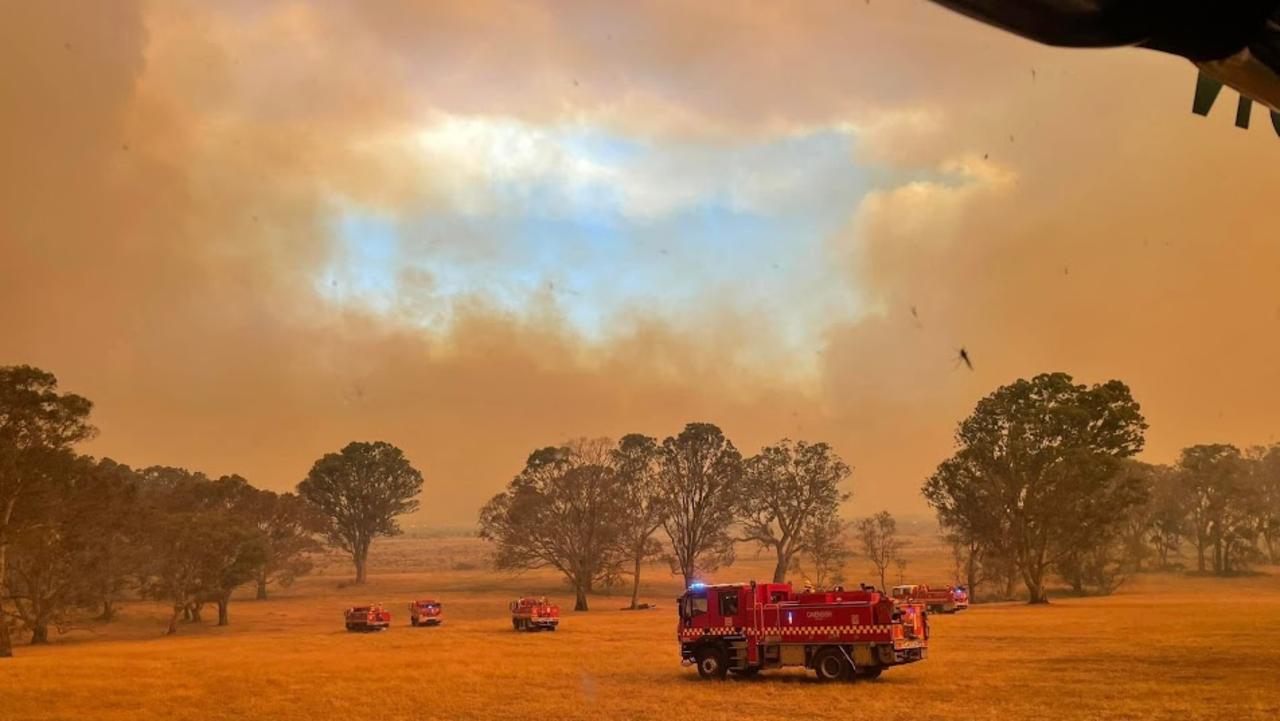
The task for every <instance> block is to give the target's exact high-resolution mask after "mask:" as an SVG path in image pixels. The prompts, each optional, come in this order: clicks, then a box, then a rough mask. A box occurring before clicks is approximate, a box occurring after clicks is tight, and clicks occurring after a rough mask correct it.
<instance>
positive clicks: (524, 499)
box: [480, 423, 850, 610]
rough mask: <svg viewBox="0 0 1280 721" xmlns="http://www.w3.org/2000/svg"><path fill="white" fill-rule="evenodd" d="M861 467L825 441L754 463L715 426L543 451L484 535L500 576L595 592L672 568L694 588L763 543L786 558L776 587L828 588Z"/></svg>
mask: <svg viewBox="0 0 1280 721" xmlns="http://www.w3.org/2000/svg"><path fill="white" fill-rule="evenodd" d="M849 475H850V468H849V466H848V465H847V464H845V462H844V461H843V460H842V459H841V458H840V457H839V455H838V454H836V452H835V451H834V450H833V449H832V448H831V447H830V446H829V445H827V444H825V443H808V442H805V441H792V440H789V439H783V440H781V441H778V442H777V443H774V444H773V445H770V446H767V447H765V448H763V449H761V450H760V452H759V453H757V454H756V455H754V456H750V457H747V458H744V457H743V456H742V454H741V453H740V452H739V451H738V449H737V448H736V447H735V446H734V444H733V442H732V441H730V440H729V439H728V438H727V437H726V436H725V434H724V433H723V432H722V431H721V430H720V428H718V427H716V426H715V425H713V424H710V423H690V424H688V425H686V426H685V427H684V429H683V430H682V431H680V433H678V434H675V435H672V436H668V437H667V438H665V439H663V440H662V441H658V440H657V439H656V438H653V437H650V436H646V435H643V434H635V433H633V434H629V435H626V436H623V437H622V438H621V439H620V440H619V441H617V442H616V443H615V442H613V441H611V440H609V439H584V440H578V441H573V442H570V443H565V444H562V445H559V446H550V447H546V448H541V449H538V450H536V451H534V452H533V453H531V454H530V455H529V458H528V460H527V461H526V462H525V466H524V468H523V469H522V470H521V471H520V472H519V473H518V474H517V475H516V476H515V478H513V479H512V480H511V482H510V483H509V484H508V486H507V488H506V490H505V491H503V492H502V493H499V494H497V495H495V496H494V497H493V498H492V499H491V500H490V501H489V502H488V503H486V504H485V506H484V507H483V508H482V509H481V511H480V535H481V537H482V538H485V539H487V540H490V541H492V542H493V543H494V546H495V549H496V550H495V554H494V562H495V565H496V566H497V567H498V568H500V569H508V570H522V569H536V568H551V569H555V570H556V571H559V572H560V573H561V574H562V575H563V576H564V577H565V579H566V581H567V582H568V584H569V585H570V586H571V587H572V588H573V590H574V597H575V598H574V608H575V609H576V610H586V609H587V605H588V604H587V594H589V593H591V592H593V591H594V590H596V589H597V588H599V587H601V586H611V585H615V584H616V583H617V582H619V580H620V579H621V578H623V577H625V576H630V578H631V587H632V591H631V607H632V608H635V607H636V606H637V601H638V598H639V584H640V573H641V567H642V566H643V564H644V563H645V562H646V561H649V560H654V559H658V558H661V559H664V560H665V561H666V562H667V563H668V564H669V566H670V568H671V571H672V573H675V574H678V575H680V576H681V577H682V578H683V579H684V583H685V585H686V586H687V585H689V584H691V583H693V582H694V581H695V580H697V579H699V578H704V577H705V576H706V574H709V573H711V572H713V571H715V570H716V569H718V568H721V567H723V566H725V565H728V564H730V563H732V562H733V560H734V552H735V545H736V544H737V543H739V542H746V543H750V544H755V545H756V546H757V547H759V548H761V549H763V550H766V551H767V552H769V553H771V554H772V555H773V556H774V558H775V565H774V572H773V578H774V580H775V581H782V580H783V579H784V578H785V577H786V574H787V573H788V572H789V571H791V570H793V569H795V568H797V567H798V565H799V564H800V563H801V562H802V560H803V562H804V563H806V564H807V565H808V567H809V571H810V572H811V573H813V574H814V576H815V577H817V579H818V580H819V581H820V582H821V581H823V580H826V579H828V578H830V577H832V576H833V575H835V574H836V573H838V569H839V567H840V566H842V565H843V562H844V559H845V558H847V552H845V551H844V550H843V549H844V545H845V543H844V540H843V534H844V525H843V523H842V522H841V520H840V518H839V515H838V511H839V506H840V504H841V503H842V502H844V501H845V500H847V499H848V498H849V493H847V492H845V491H844V490H842V484H843V483H844V482H845V481H846V480H847V479H848V477H849Z"/></svg>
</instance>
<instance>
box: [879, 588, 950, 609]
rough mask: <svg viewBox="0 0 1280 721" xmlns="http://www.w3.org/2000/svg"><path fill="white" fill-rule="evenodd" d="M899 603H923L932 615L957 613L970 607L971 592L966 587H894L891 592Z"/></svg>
mask: <svg viewBox="0 0 1280 721" xmlns="http://www.w3.org/2000/svg"><path fill="white" fill-rule="evenodd" d="M889 595H891V596H893V597H894V598H895V599H896V600H899V601H910V602H912V603H923V604H924V605H925V608H926V609H928V610H929V612H931V613H955V612H956V611H963V610H965V609H966V608H968V607H969V591H968V590H967V589H966V588H965V587H964V586H944V587H942V588H930V587H929V586H926V585H924V584H906V585H902V586H894V587H893V589H892V590H891V591H890V592H889Z"/></svg>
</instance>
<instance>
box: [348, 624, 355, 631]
mask: <svg viewBox="0 0 1280 721" xmlns="http://www.w3.org/2000/svg"><path fill="white" fill-rule="evenodd" d="M347 630H348V631H354V630H356V627H355V626H352V625H351V624H349V623H348V624H347Z"/></svg>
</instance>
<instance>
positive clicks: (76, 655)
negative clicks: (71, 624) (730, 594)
mask: <svg viewBox="0 0 1280 721" xmlns="http://www.w3.org/2000/svg"><path fill="white" fill-rule="evenodd" d="M922 526H923V524H921V525H920V526H916V527H915V532H914V533H913V534H912V535H910V537H909V540H910V541H911V542H912V545H911V546H910V547H909V548H908V553H907V555H908V558H909V559H910V565H909V567H908V572H907V575H908V577H909V578H908V580H923V581H929V580H933V581H935V582H941V581H947V580H949V575H950V574H949V572H948V568H949V560H948V556H947V555H946V553H945V552H944V551H943V548H942V546H941V544H939V543H937V542H936V541H934V540H932V536H931V534H928V533H924V532H923V531H922ZM433 536H434V537H433ZM438 536H439V534H436V533H426V532H416V533H414V534H413V537H407V538H398V539H392V540H384V541H380V542H378V543H377V544H376V545H375V546H374V551H373V558H372V575H371V578H370V582H369V583H368V584H367V585H366V586H364V587H355V586H350V585H348V581H349V577H350V569H349V567H348V566H347V564H345V563H344V562H343V561H342V559H340V558H338V557H333V558H332V561H330V562H326V563H324V564H321V566H320V568H319V569H318V570H317V573H315V574H314V575H312V576H310V577H307V578H304V579H302V580H301V581H299V582H298V583H297V584H295V585H294V586H293V587H291V588H289V589H286V590H277V591H275V592H274V593H273V596H272V598H271V599H270V600H268V601H254V600H252V599H251V595H252V589H246V592H245V593H242V594H241V597H240V598H239V599H237V601H236V602H235V603H234V604H233V605H232V607H231V619H232V624H231V626H229V627H226V628H218V627H216V626H214V625H213V624H212V623H211V622H206V623H203V624H185V625H183V626H182V627H181V631H180V634H179V635H178V636H177V637H171V638H162V637H161V635H160V634H161V632H162V630H163V628H164V620H165V618H166V609H165V608H163V607H161V606H160V605H156V604H150V603H140V602H137V603H127V604H125V606H124V609H123V613H122V614H121V618H120V620H119V621H118V622H116V623H112V624H109V625H106V626H101V627H94V628H92V629H86V630H84V631H77V632H73V633H70V634H67V635H63V636H60V637H57V638H55V639H54V642H53V643H52V644H51V645H49V646H47V647H43V648H31V647H23V648H20V649H19V654H18V656H17V657H16V658H15V659H13V660H12V662H11V663H8V664H6V665H5V667H4V670H3V674H4V676H3V679H2V682H0V719H4V721H9V720H10V719H12V720H14V721H17V720H19V719H21V720H23V721H26V720H31V721H36V720H43V719H82V718H94V719H119V720H126V719H127V720H129V721H148V720H150V719H288V720H292V719H298V720H302V719H353V720H354V719H360V720H363V719H368V720H370V721H372V720H375V719H377V720H391V719H512V718H520V719H558V718H568V719H578V718H584V719H585V718H609V719H632V718H634V719H649V718H654V719H658V718H664V719H665V718H674V717H689V716H696V717H698V718H707V719H719V718H725V719H728V718H776V719H790V718H814V717H852V716H857V717H886V716H892V717H897V718H902V717H905V716H908V715H909V716H910V717H911V718H916V719H938V718H949V719H957V718H959V719H965V718H974V719H978V718H998V719H1002V718H1009V719H1014V718H1017V719H1055V720H1060V719H1098V718H1108V719H1124V718H1168V719H1271V718H1275V717H1276V715H1277V714H1280V681H1278V679H1277V673H1278V669H1280V582H1277V578H1276V576H1275V575H1274V574H1276V573H1277V572H1280V569H1277V568H1274V567H1271V568H1263V569H1262V570H1263V571H1265V572H1266V574H1264V575H1256V576H1251V577H1246V578H1235V579H1228V580H1222V579H1211V578H1196V577H1188V576H1183V575H1172V574H1152V575H1143V576H1139V577H1137V578H1136V579H1135V580H1134V581H1132V582H1131V583H1130V584H1128V585H1127V586H1125V587H1124V588H1122V589H1121V590H1120V592H1119V593H1117V594H1116V595H1114V596H1111V597H1106V598H1067V597H1064V596H1062V595H1061V594H1059V595H1057V596H1056V597H1055V598H1054V601H1053V603H1052V604H1051V605H1049V606H1047V607H1028V606H1025V605H1022V604H1018V603H999V604H986V605H981V606H978V607H975V608H973V609H971V610H970V611H968V612H966V613H963V614H959V615H956V616H937V617H935V620H934V623H933V631H934V634H933V639H932V645H931V651H930V653H931V656H930V658H929V659H928V660H927V661H925V662H924V663H920V664H915V665H913V666H908V667H903V668H895V669H891V670H890V671H888V672H887V673H886V674H885V675H884V676H883V677H882V678H881V679H880V680H878V681H875V682H862V683H853V684H840V685H822V684H818V683H817V682H815V681H813V680H812V678H811V677H810V675H808V674H804V673H801V672H798V671H789V672H772V673H766V674H763V675H762V676H761V677H759V678H756V679H751V680H729V681H726V682H724V683H714V682H705V681H700V680H699V679H698V678H697V675H696V674H695V673H694V671H693V670H692V669H684V668H681V666H680V664H679V657H678V653H677V646H676V642H675V640H674V634H673V631H674V624H675V617H674V606H673V604H672V602H671V601H672V599H673V598H674V597H675V595H676V594H677V593H678V590H679V589H678V586H679V581H678V580H676V579H674V578H673V577H671V576H670V575H668V573H667V572H666V569H665V568H663V567H660V566H653V567H651V568H649V569H648V571H647V572H648V580H647V581H646V582H645V583H644V586H643V596H644V599H645V600H647V601H649V602H651V603H655V604H658V606H659V608H657V609H656V610H650V611H639V612H623V611H620V610H619V609H620V608H621V607H622V606H624V605H625V604H626V601H627V594H626V591H625V590H624V589H619V590H618V591H617V595H615V596H604V595H601V596H594V597H592V598H591V605H592V610H591V611H589V612H587V613H573V612H569V611H567V610H566V611H565V612H564V618H563V622H562V626H561V630H560V631H559V632H557V633H554V634H550V633H543V634H517V633H514V632H512V631H511V628H510V625H509V621H508V618H509V617H508V615H507V612H506V603H507V601H508V600H509V599H510V598H512V597H513V596H514V595H516V594H521V593H545V594H548V595H551V596H552V597H553V598H556V599H558V600H560V601H561V602H562V603H564V602H565V601H568V600H571V599H570V596H569V594H568V593H567V592H566V591H565V589H564V587H563V586H562V585H561V583H560V582H559V580H558V579H557V578H556V577H555V576H553V575H550V574H543V573H531V574H524V575H520V576H513V575H507V574H499V573H494V572H492V571H489V570H486V567H485V565H484V560H485V554H486V548H485V545H484V544H483V543H482V542H480V541H479V540H477V539H474V538H465V537H447V536H446V537H438ZM865 565H866V564H865V562H864V561H861V560H859V559H855V560H854V561H853V562H852V563H851V564H850V567H849V571H850V573H849V576H850V579H851V580H853V581H855V582H856V580H857V579H859V578H863V579H867V580H870V574H869V572H868V569H866V568H865ZM468 569H470V570H468ZM770 569H771V566H770V565H769V560H768V559H765V558H761V559H758V560H756V559H754V558H753V555H752V554H751V553H750V552H747V551H745V550H744V552H743V555H742V558H741V559H740V560H739V562H738V563H737V564H735V565H734V566H733V567H732V568H729V569H725V570H723V571H722V572H721V573H719V574H717V580H724V581H728V580H747V579H751V578H763V577H766V576H767V574H768V573H769V571H770ZM895 576H896V574H895ZM894 580H896V578H895V579H894ZM416 596H436V597H438V598H440V599H441V600H442V601H443V602H444V605H445V610H446V614H447V621H446V623H445V625H444V626H443V627H440V628H424V629H419V628H411V627H409V625H408V616H407V614H406V613H405V609H404V606H405V604H406V603H407V602H408V601H409V599H411V598H413V597H416ZM366 601H382V602H385V603H386V604H388V605H389V606H390V607H391V608H392V611H393V613H394V614H395V625H394V627H393V628H392V629H391V630H389V631H387V632H383V633H378V634H349V633H346V632H345V631H344V630H343V628H342V623H341V613H342V610H343V608H345V607H346V606H348V605H351V604H355V603H358V602H366Z"/></svg>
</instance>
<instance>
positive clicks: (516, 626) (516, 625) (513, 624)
mask: <svg viewBox="0 0 1280 721" xmlns="http://www.w3.org/2000/svg"><path fill="white" fill-rule="evenodd" d="M511 627H512V628H514V629H515V630H517V631H519V630H520V619H518V618H513V619H511Z"/></svg>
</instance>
